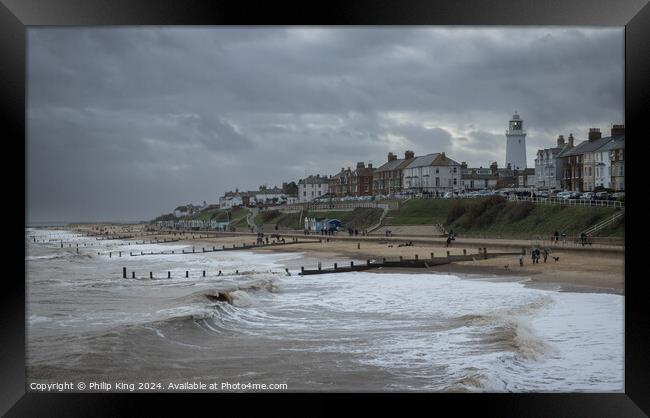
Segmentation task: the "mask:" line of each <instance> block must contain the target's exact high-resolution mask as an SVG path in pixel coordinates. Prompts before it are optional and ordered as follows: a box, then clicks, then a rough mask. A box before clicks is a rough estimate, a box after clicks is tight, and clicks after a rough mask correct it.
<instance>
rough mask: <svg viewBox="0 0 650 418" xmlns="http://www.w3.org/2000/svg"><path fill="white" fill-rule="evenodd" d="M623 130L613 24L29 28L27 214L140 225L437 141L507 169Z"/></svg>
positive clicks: (476, 161)
mask: <svg viewBox="0 0 650 418" xmlns="http://www.w3.org/2000/svg"><path fill="white" fill-rule="evenodd" d="M514 110H517V111H518V112H519V113H520V114H521V115H522V117H523V119H524V121H525V122H524V123H525V125H526V128H527V130H528V138H527V143H528V144H527V145H528V148H527V151H528V159H529V164H531V165H532V162H533V158H534V154H535V150H536V149H537V148H540V147H548V146H550V145H551V144H552V143H553V142H554V140H555V138H556V137H557V135H558V134H564V135H567V134H568V133H569V132H573V133H574V136H576V138H577V139H582V138H584V136H585V135H586V132H587V130H588V128H589V127H592V126H595V127H600V128H601V129H603V130H605V131H606V130H607V128H608V126H609V125H610V124H611V123H621V122H623V120H622V119H623V30H622V28H593V29H591V28H541V27H540V28H475V29H471V28H450V27H437V28H329V29H327V28H77V29H74V28H31V29H30V30H29V34H28V139H27V142H28V161H27V164H28V182H27V186H28V190H27V191H28V216H29V219H31V220H55V219H62V220H72V219H79V220H83V219H88V220H91V219H143V218H150V217H153V216H155V215H156V214H159V213H161V212H163V211H169V210H171V209H173V207H175V206H177V205H178V204H181V203H186V202H187V201H194V202H199V201H203V200H207V201H209V202H214V201H216V200H217V197H218V195H220V194H222V193H223V192H224V191H226V190H229V189H231V188H235V187H238V188H240V189H250V188H256V187H257V186H258V185H260V184H268V185H272V184H280V183H281V182H282V181H291V180H298V178H300V177H302V176H304V175H306V174H311V173H316V172H318V173H322V174H334V173H335V172H337V171H338V170H339V169H340V168H341V167H348V166H354V165H355V164H356V162H357V161H364V162H369V161H372V162H373V164H374V165H375V166H379V165H381V164H382V163H383V162H384V161H385V159H386V154H387V153H388V152H389V151H392V152H394V153H397V154H398V155H402V154H403V152H404V150H406V149H412V150H413V151H415V152H416V154H426V153H430V152H440V151H445V152H446V153H447V154H448V155H449V156H450V157H452V158H453V159H455V160H457V161H467V162H468V163H469V164H470V165H472V166H479V165H482V166H487V165H489V163H490V162H491V161H498V162H499V163H500V164H503V160H504V157H505V140H504V135H503V134H504V130H505V129H506V127H507V121H508V119H509V118H510V116H511V115H512V112H513V111H514Z"/></svg>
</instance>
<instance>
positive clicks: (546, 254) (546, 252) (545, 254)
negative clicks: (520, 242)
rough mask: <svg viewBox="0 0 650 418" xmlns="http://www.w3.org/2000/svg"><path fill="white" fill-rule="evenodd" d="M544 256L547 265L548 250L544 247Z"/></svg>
mask: <svg viewBox="0 0 650 418" xmlns="http://www.w3.org/2000/svg"><path fill="white" fill-rule="evenodd" d="M542 254H543V255H544V263H546V259H547V258H548V248H546V247H544V252H543V253H542Z"/></svg>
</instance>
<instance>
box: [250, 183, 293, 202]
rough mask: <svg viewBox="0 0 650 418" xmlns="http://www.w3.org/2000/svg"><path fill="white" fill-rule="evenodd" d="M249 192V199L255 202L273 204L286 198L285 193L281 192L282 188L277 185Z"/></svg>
mask: <svg viewBox="0 0 650 418" xmlns="http://www.w3.org/2000/svg"><path fill="white" fill-rule="evenodd" d="M249 194H250V195H251V200H252V201H253V202H254V203H256V204H257V203H262V204H273V203H279V202H281V201H284V200H286V194H285V193H283V192H282V189H280V188H277V187H274V188H272V189H263V190H259V191H257V192H249Z"/></svg>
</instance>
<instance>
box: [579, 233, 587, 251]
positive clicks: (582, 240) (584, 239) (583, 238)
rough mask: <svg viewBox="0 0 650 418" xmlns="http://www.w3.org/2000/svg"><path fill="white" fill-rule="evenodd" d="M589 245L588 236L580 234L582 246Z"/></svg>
mask: <svg viewBox="0 0 650 418" xmlns="http://www.w3.org/2000/svg"><path fill="white" fill-rule="evenodd" d="M586 243H587V235H586V234H585V233H584V232H581V233H580V244H581V245H582V246H583V247H584V246H585V244H586Z"/></svg>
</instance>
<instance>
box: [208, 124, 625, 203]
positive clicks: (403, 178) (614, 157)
mask: <svg viewBox="0 0 650 418" xmlns="http://www.w3.org/2000/svg"><path fill="white" fill-rule="evenodd" d="M574 141H575V140H574V138H573V134H569V136H568V139H567V140H566V141H565V139H564V136H563V135H560V136H559V137H558V139H557V145H556V146H555V147H553V148H547V149H540V150H538V151H537V156H536V159H535V168H534V169H532V168H522V169H520V170H514V169H512V168H511V167H510V166H509V165H508V166H507V167H505V168H499V167H498V166H497V163H496V162H492V163H491V164H490V166H489V167H485V168H484V167H478V168H470V167H468V166H467V164H466V163H465V162H461V163H458V162H457V161H455V160H453V159H452V158H450V157H448V156H447V155H446V154H445V153H444V152H440V153H431V154H426V155H422V156H415V154H414V153H413V151H405V152H404V156H403V158H399V157H398V156H397V155H395V154H393V153H392V152H389V153H388V156H387V160H386V162H385V163H384V164H382V165H381V166H379V167H373V165H372V164H371V163H369V164H367V165H366V164H365V163H364V162H362V161H361V162H358V163H357V165H356V167H355V168H351V167H347V168H345V167H342V168H341V170H340V171H339V172H337V173H336V174H333V175H323V174H314V175H310V176H307V177H306V178H303V179H300V180H299V181H298V184H297V186H298V188H297V189H298V190H297V192H298V195H297V196H296V195H293V194H292V195H289V194H286V193H284V191H283V190H280V189H277V188H273V189H268V190H265V191H264V192H262V191H257V192H239V191H237V190H236V191H235V192H228V193H226V194H225V195H224V196H223V197H222V198H221V199H220V202H219V203H220V206H221V207H233V206H239V205H243V206H248V205H250V204H253V203H255V202H257V203H259V202H262V203H269V202H271V201H272V202H274V203H277V202H287V203H293V202H308V201H312V200H314V199H318V198H320V197H323V196H334V197H344V196H377V195H384V196H386V195H394V194H404V193H429V194H438V195H440V194H444V193H446V192H455V193H458V192H463V191H467V190H480V189H496V188H502V187H536V188H539V189H562V190H571V191H579V192H585V191H594V190H599V189H613V190H615V191H623V190H625V181H624V180H625V159H624V151H625V127H624V125H612V128H611V132H610V135H609V136H607V137H603V136H602V135H601V132H600V130H599V129H597V128H591V129H590V130H589V134H588V138H587V139H586V140H584V141H582V142H580V143H579V144H577V145H576V144H575V143H574ZM294 193H295V192H294Z"/></svg>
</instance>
